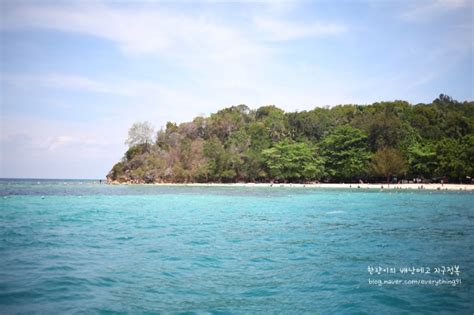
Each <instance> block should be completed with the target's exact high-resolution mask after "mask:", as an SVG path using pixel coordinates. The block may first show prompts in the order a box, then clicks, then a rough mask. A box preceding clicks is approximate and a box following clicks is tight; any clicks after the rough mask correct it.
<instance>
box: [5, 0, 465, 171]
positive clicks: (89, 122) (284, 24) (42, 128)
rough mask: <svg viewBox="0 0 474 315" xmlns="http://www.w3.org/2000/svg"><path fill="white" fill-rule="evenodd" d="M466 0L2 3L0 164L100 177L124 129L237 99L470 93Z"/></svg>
mask: <svg viewBox="0 0 474 315" xmlns="http://www.w3.org/2000/svg"><path fill="white" fill-rule="evenodd" d="M473 3H474V2H472V1H468V0H465V1H464V0H450V1H448V0H444V1H441V0H438V1H374V0H369V1H357V0H356V1H348V0H347V1H316V0H315V1H301V2H298V1H279V2H278V1H260V2H249V1H246V2H222V1H206V2H191V1H180V2H160V1H156V2H155V1H148V2H131V1H130V2H124V1H122V2H98V1H97V2H96V1H82V2H81V1H75V2H70V1H62V2H59V1H13V0H6V1H2V2H1V24H0V37H1V57H0V58H1V59H0V64H1V77H0V84H1V90H0V101H1V135H0V136H1V138H0V141H1V160H0V162H1V169H0V177H35V178H104V177H105V175H106V173H107V172H108V171H109V169H110V168H111V166H112V165H113V164H114V163H115V162H117V161H118V160H119V159H120V158H121V157H122V155H123V153H124V151H125V150H126V147H125V145H124V140H125V138H126V135H127V131H128V128H129V127H130V126H131V124H132V123H133V122H135V121H144V120H148V121H150V122H151V123H152V124H153V125H154V126H155V127H156V128H157V129H159V128H160V127H162V126H164V125H165V124H166V122H167V121H177V122H184V121H188V120H190V119H192V118H193V117H195V116H197V115H208V114H210V113H212V112H215V111H216V110H218V109H220V108H223V107H226V106H231V105H238V104H247V105H249V106H250V107H252V108H257V107H259V106H262V105H268V104H275V105H277V106H279V107H281V108H283V109H285V110H287V111H294V110H305V109H311V108H314V107H316V106H326V105H329V106H332V105H337V104H347V103H357V104H370V103H373V102H376V101H380V100H395V99H402V100H407V101H409V102H411V103H414V104H415V103H419V102H431V101H432V100H433V99H435V98H436V97H437V96H438V95H439V94H440V93H445V94H448V95H450V96H452V97H453V98H455V99H458V100H473V94H474V92H473V73H474V60H473V47H474V39H473V38H474V37H473V25H474V21H473V19H474V4H473Z"/></svg>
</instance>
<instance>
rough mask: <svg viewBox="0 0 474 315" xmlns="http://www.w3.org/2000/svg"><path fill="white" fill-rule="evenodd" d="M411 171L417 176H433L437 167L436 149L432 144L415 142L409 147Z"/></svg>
mask: <svg viewBox="0 0 474 315" xmlns="http://www.w3.org/2000/svg"><path fill="white" fill-rule="evenodd" d="M408 164H409V166H410V173H411V174H413V175H415V176H422V177H424V178H431V177H433V175H434V174H435V170H436V167H437V163H436V151H435V148H434V146H433V145H432V144H430V143H427V144H420V143H415V144H414V145H412V146H410V148H409V149H408Z"/></svg>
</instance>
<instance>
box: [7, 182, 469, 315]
mask: <svg viewBox="0 0 474 315" xmlns="http://www.w3.org/2000/svg"><path fill="white" fill-rule="evenodd" d="M0 195H1V199H0V314H22V313H39V314H64V313H68V314H71V313H72V314H74V313H77V314H91V313H92V314H94V313H104V314H114V313H132V314H135V313H189V312H190V313H213V314H225V313H245V314H249V313H284V314H300V313H312V314H314V313H316V314H354V313H360V314H364V313H367V314H390V313H392V314H399V313H402V314H403V313H406V314H412V313H418V314H430V313H432V314H438V313H445V314H472V313H473V312H474V207H473V204H474V194H473V193H470V192H466V191H459V192H445V191H442V192H440V191H433V192H430V191H398V192H395V191H392V192H390V191H383V192H381V191H368V190H360V189H359V190H358V189H353V190H343V189H339V190H338V189H334V190H332V189H295V188H293V189H292V188H279V187H272V188H232V187H171V186H170V187H155V186H109V185H105V184H99V183H98V182H97V181H79V180H78V181H71V180H68V181H65V180H60V181H56V180H0ZM428 269H429V271H430V272H429V273H428V272H427V271H428ZM379 273H380V274H379ZM443 273H444V274H443ZM397 281H398V282H397Z"/></svg>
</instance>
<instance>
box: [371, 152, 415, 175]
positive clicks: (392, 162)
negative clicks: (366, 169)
mask: <svg viewBox="0 0 474 315" xmlns="http://www.w3.org/2000/svg"><path fill="white" fill-rule="evenodd" d="M370 168H371V170H372V172H373V174H374V175H377V176H383V177H385V178H386V179H387V183H388V182H390V176H396V175H401V174H403V173H404V172H405V171H406V170H407V169H408V167H407V162H406V160H405V158H404V157H403V155H402V154H401V153H400V151H398V150H396V149H394V148H382V149H379V150H378V151H377V152H375V154H374V156H373V157H372V162H371V164H370Z"/></svg>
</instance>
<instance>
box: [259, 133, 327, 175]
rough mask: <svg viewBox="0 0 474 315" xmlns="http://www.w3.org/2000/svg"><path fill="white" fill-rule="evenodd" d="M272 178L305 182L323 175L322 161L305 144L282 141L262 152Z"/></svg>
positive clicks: (312, 149) (313, 150)
mask: <svg viewBox="0 0 474 315" xmlns="http://www.w3.org/2000/svg"><path fill="white" fill-rule="evenodd" d="M262 156H263V158H264V161H265V164H266V166H267V168H268V170H269V174H270V176H271V177H272V178H274V179H277V180H283V181H289V180H290V181H291V180H296V181H307V180H314V179H319V178H321V177H322V176H323V175H324V161H323V160H322V158H320V157H317V156H316V152H315V149H314V148H312V147H311V146H309V145H307V144H306V143H289V142H287V141H282V142H279V143H277V144H275V146H274V147H272V148H270V149H266V150H264V151H263V152H262Z"/></svg>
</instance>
